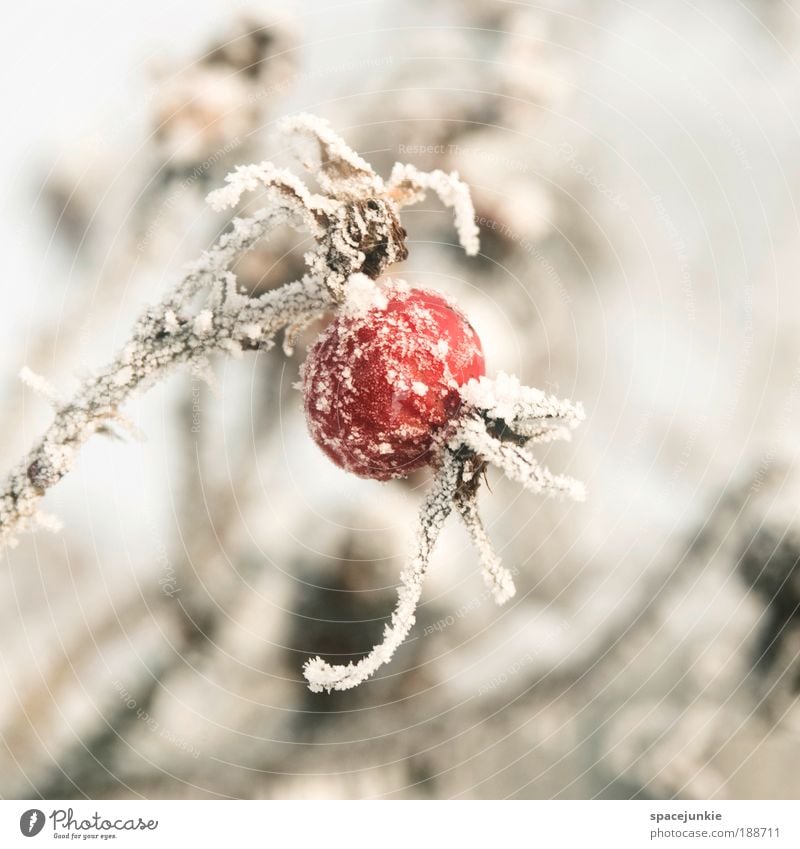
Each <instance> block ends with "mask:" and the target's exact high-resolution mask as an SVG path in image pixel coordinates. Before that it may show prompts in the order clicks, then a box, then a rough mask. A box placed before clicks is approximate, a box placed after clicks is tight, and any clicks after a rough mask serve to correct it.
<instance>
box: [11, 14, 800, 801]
mask: <svg viewBox="0 0 800 849" xmlns="http://www.w3.org/2000/svg"><path fill="white" fill-rule="evenodd" d="M6 18H7V20H6V25H5V26H4V28H3V34H2V35H1V36H0V39H2V42H3V45H2V46H3V49H2V51H0V56H2V60H1V61H2V63H3V65H4V68H3V70H4V73H3V74H2V75H0V87H2V95H3V102H4V104H5V107H6V115H7V118H6V125H5V126H6V130H5V132H4V133H3V137H2V141H1V142H0V145H2V148H3V156H2V157H0V182H2V185H3V193H2V201H0V203H1V204H2V206H1V207H0V222H1V223H2V228H3V232H4V233H5V234H6V235H5V238H4V246H3V252H2V277H3V308H2V310H0V329H1V330H2V338H3V349H2V353H3V356H2V361H1V362H0V366H1V371H0V378H1V379H2V383H1V385H0V398H2V408H1V409H2V418H1V419H0V422H1V423H2V440H0V455H2V462H3V463H4V465H5V466H6V467H8V466H10V465H11V464H12V463H13V462H14V461H15V460H16V459H17V458H18V456H20V454H21V452H22V451H23V450H24V448H25V447H26V446H27V445H29V444H30V443H31V442H32V441H33V440H34V438H36V436H37V435H38V434H39V433H40V432H41V430H42V429H43V427H44V426H45V425H46V424H47V422H48V421H49V417H50V413H49V410H48V408H47V405H46V404H45V403H44V401H42V400H41V399H40V398H38V397H37V396H35V395H33V394H32V393H31V392H30V390H28V389H25V388H24V387H23V386H22V385H21V383H20V381H19V380H18V378H17V374H18V372H19V370H20V368H21V367H22V366H23V365H28V366H30V367H31V368H32V369H33V370H34V371H37V372H39V373H42V374H44V375H45V376H46V377H47V378H48V379H50V380H51V381H52V382H53V383H54V384H55V385H56V386H58V387H59V388H60V389H61V390H63V391H64V392H69V391H70V390H71V389H72V388H73V387H74V386H75V381H76V379H77V378H78V377H80V376H81V375H84V374H86V373H87V372H88V371H89V370H90V369H91V368H92V367H94V366H99V365H101V364H103V363H104V362H105V361H106V360H107V359H108V358H109V357H110V356H111V354H112V353H113V352H114V351H115V350H116V348H118V347H119V346H120V345H121V344H122V343H123V341H124V340H125V339H126V337H127V334H128V333H129V331H130V328H131V325H132V322H133V320H134V318H135V316H136V315H137V314H138V312H139V311H140V309H141V308H142V307H143V305H145V304H147V303H149V302H151V301H154V300H156V299H157V298H158V297H159V296H160V295H161V294H162V293H163V292H164V291H165V290H166V289H168V288H169V287H170V286H171V285H173V284H174V282H175V281H176V279H177V277H178V275H179V274H180V269H181V267H182V265H183V264H184V263H185V262H187V261H189V260H192V259H194V258H196V257H197V256H198V255H199V253H200V251H201V250H203V249H204V248H205V247H208V246H209V245H210V244H211V242H212V241H213V240H214V238H215V237H216V235H217V234H218V233H220V232H221V231H222V230H224V229H225V227H226V226H227V224H228V219H227V218H225V217H224V216H221V215H218V214H214V213H212V212H211V211H210V210H209V209H208V208H207V207H206V206H205V204H204V200H203V199H204V197H205V195H206V193H207V192H208V191H209V190H210V189H212V188H214V187H217V186H218V185H220V183H221V181H222V179H223V177H224V175H225V173H226V172H227V170H229V169H230V168H231V167H232V166H233V165H235V164H237V163H246V162H252V161H260V160H262V159H273V160H276V161H282V160H283V159H284V158H285V157H286V151H285V150H284V149H283V148H282V146H281V145H282V142H279V141H278V140H276V138H275V137H274V134H273V129H274V124H275V121H276V120H277V119H278V118H280V117H281V116H283V115H285V114H287V113H291V112H295V111H298V110H304V111H309V112H314V113H316V114H319V115H321V116H323V117H325V118H327V119H329V120H330V121H331V123H332V125H333V126H334V128H335V129H336V130H337V131H338V132H340V133H341V134H342V135H343V136H344V138H345V139H346V140H347V141H348V142H349V143H350V144H351V145H352V146H353V147H354V148H355V149H357V150H358V151H359V152H360V153H361V154H362V155H363V156H364V157H365V158H367V159H368V160H369V161H370V162H372V163H373V165H374V166H375V167H376V168H377V169H378V170H379V171H380V172H381V173H383V174H387V173H388V170H389V169H390V168H391V166H392V164H393V163H394V162H395V161H398V160H399V161H404V162H411V163H413V164H414V165H416V166H418V167H419V168H424V169H428V168H434V167H440V168H445V169H457V170H458V171H459V172H460V174H461V175H462V177H463V178H464V179H465V180H466V181H467V182H468V183H469V184H470V186H471V188H472V192H473V197H474V199H475V204H476V208H477V212H478V216H479V218H480V224H481V237H482V246H481V247H482V251H481V254H480V255H479V256H478V257H477V258H474V259H468V258H466V257H465V256H464V255H463V251H462V250H461V249H460V248H459V247H458V245H457V244H456V239H455V235H454V233H453V229H452V224H451V216H450V213H449V212H447V211H446V210H444V209H443V208H442V207H441V206H440V205H439V204H438V203H437V202H436V201H434V200H431V201H430V202H426V203H425V204H422V205H420V206H418V207H413V208H411V209H409V210H407V211H406V212H405V213H404V224H405V226H406V227H407V229H408V230H409V233H410V242H409V247H410V255H409V258H408V260H407V261H406V262H405V263H403V264H402V265H401V266H398V267H397V268H396V269H393V271H392V273H393V274H394V275H397V276H401V277H403V278H405V279H407V280H409V281H411V282H412V283H414V284H416V285H421V286H426V287H430V288H437V289H440V290H442V291H445V292H447V293H449V294H451V295H453V296H454V297H455V298H456V299H457V300H458V301H459V303H460V304H461V306H462V307H463V309H464V310H465V312H466V313H467V314H468V316H469V317H470V320H471V321H472V323H473V324H474V325H475V327H476V329H477V330H478V332H479V335H480V336H481V338H482V340H483V345H484V350H485V351H486V355H487V367H488V371H489V373H490V374H492V373H494V372H496V371H498V370H504V371H508V372H512V373H515V374H517V375H519V376H520V377H521V378H522V379H523V381H524V382H525V383H528V384H531V385H534V386H538V387H540V388H543V389H546V390H548V391H550V392H554V393H556V394H558V395H560V396H563V397H568V398H572V399H575V400H580V401H582V402H583V404H584V405H585V407H586V411H587V421H586V422H585V423H584V425H583V426H582V427H581V428H580V429H579V430H578V431H577V432H576V435H575V438H574V440H573V442H572V443H571V444H569V445H566V446H564V445H562V446H553V447H552V448H549V447H547V446H544V447H543V450H542V452H541V455H542V457H543V458H545V459H546V460H547V462H548V464H549V465H551V467H554V468H555V469H557V470H559V471H567V472H569V473H570V474H572V475H574V476H576V477H578V478H581V479H583V480H584V481H586V483H587V485H588V488H589V498H588V500H587V502H586V503H585V504H577V505H576V504H569V503H559V502H557V501H545V500H543V499H541V498H537V497H535V496H532V495H529V494H525V493H522V492H521V491H520V489H519V488H518V487H516V486H515V485H513V484H510V483H508V482H507V481H506V480H504V479H503V478H502V477H501V476H500V475H499V474H498V473H494V474H492V473H490V478H489V484H490V486H489V487H488V488H487V487H484V491H483V494H482V509H483V511H484V515H485V518H486V520H487V524H488V526H489V530H490V533H491V535H492V537H493V539H494V541H495V544H496V546H497V548H498V550H499V552H500V554H501V555H502V557H503V560H504V562H505V564H506V565H507V566H508V567H509V568H511V569H512V570H514V571H515V572H516V574H517V577H516V581H517V587H518V593H517V596H516V597H515V598H514V599H512V601H511V602H510V603H508V604H507V605H506V606H505V607H503V608H497V607H495V606H494V604H493V603H492V601H491V599H490V598H489V597H488V594H487V593H486V591H485V587H484V585H483V583H482V581H481V578H480V574H479V566H478V562H477V557H476V555H475V553H474V551H473V550H472V549H471V547H470V544H469V541H468V539H467V537H466V534H465V533H464V532H463V531H462V530H461V528H460V527H459V526H458V524H457V523H455V522H453V523H452V524H451V525H450V526H448V528H447V531H446V533H445V534H444V536H443V538H442V539H441V540H440V543H439V546H438V549H437V553H436V557H435V559H434V562H433V564H432V568H431V571H430V575H429V579H428V581H427V585H426V588H425V592H424V596H423V604H422V606H421V608H420V611H419V615H418V621H417V625H416V627H415V630H414V632H413V633H412V637H411V639H409V640H408V642H407V643H406V644H405V645H404V646H403V647H402V649H401V650H400V651H399V652H398V654H397V655H396V657H395V659H394V660H393V661H392V663H391V664H389V665H388V666H385V667H384V668H383V669H382V670H380V672H379V674H378V675H377V676H376V677H375V678H374V679H373V680H370V681H369V682H368V683H366V684H364V685H363V686H361V687H359V688H358V689H356V690H353V691H350V692H346V693H334V694H332V695H324V694H323V695H319V694H312V693H310V692H309V691H308V690H307V689H306V686H305V683H304V682H303V679H302V676H301V672H300V670H301V666H302V663H303V661H304V660H305V659H306V658H307V657H309V656H313V655H316V654H321V655H322V656H323V657H325V658H326V659H328V660H332V661H338V662H344V661H346V660H347V659H348V658H352V659H356V658H358V657H359V656H361V655H362V654H363V653H365V652H367V651H368V650H369V648H370V647H371V646H372V645H373V644H374V643H375V642H376V641H377V640H378V638H379V636H380V633H381V631H382V628H383V624H384V622H385V621H386V619H387V617H388V616H389V614H390V613H391V610H392V608H393V604H394V588H395V585H396V583H397V577H398V573H399V569H400V568H401V565H402V563H403V558H404V556H405V554H406V552H407V550H408V548H409V545H410V542H411V534H412V529H413V524H414V516H415V513H416V509H417V507H418V505H419V502H420V500H421V497H422V493H423V492H424V490H425V484H426V481H425V479H424V477H417V478H412V479H411V480H409V481H406V482H394V483H391V484H379V483H376V482H373V481H364V480H359V479H357V478H354V477H352V476H349V475H347V474H346V473H344V472H342V471H341V470H339V469H338V468H336V467H334V466H333V465H332V464H331V463H329V462H328V461H327V460H326V459H325V457H324V456H323V455H322V453H321V452H320V451H319V450H318V449H317V448H316V447H315V446H314V445H313V443H312V442H311V440H310V439H309V437H308V435H307V432H306V427H305V423H304V420H303V416H302V411H301V409H300V396H299V393H298V392H297V391H296V390H295V389H294V388H293V384H294V383H295V382H296V381H297V379H298V368H299V364H300V363H301V362H302V359H303V356H304V347H305V345H307V344H308V343H310V342H311V341H312V340H313V338H314V335H315V332H316V331H317V330H318V329H319V328H316V329H311V330H310V331H309V332H308V333H307V335H306V338H305V339H304V340H303V344H301V345H299V346H298V349H297V351H296V353H295V355H294V357H292V358H291V359H287V358H286V357H284V355H283V354H282V353H281V352H280V350H279V349H278V350H276V351H273V352H269V353H268V354H259V355H258V356H252V355H251V356H248V357H245V358H244V359H241V360H234V359H219V360H218V361H217V362H215V363H214V368H215V373H216V378H217V384H218V386H217V389H216V391H212V390H210V389H209V388H208V387H207V386H206V385H205V384H202V383H200V382H199V381H198V380H196V379H194V378H192V377H191V375H189V374H186V373H183V374H176V375H175V376H174V377H173V378H171V379H170V380H169V381H168V382H166V383H164V384H161V385H159V386H158V387H156V388H155V389H154V390H152V391H151V392H150V393H149V394H147V395H146V396H144V397H142V398H141V399H140V400H138V401H136V402H135V403H134V404H132V405H131V406H130V408H129V410H128V413H129V414H130V416H131V418H132V419H134V421H135V422H136V423H137V424H138V425H139V427H140V428H141V429H142V431H143V433H144V434H145V435H146V438H145V439H143V440H142V441H140V442H136V441H131V442H122V441H114V440H111V439H103V438H97V439H95V440H93V441H92V442H90V443H89V444H88V445H87V446H86V448H85V449H84V451H83V453H82V456H81V459H80V461H79V464H78V466H77V468H76V470H75V471H74V472H73V473H72V474H71V475H70V476H69V477H68V478H67V479H65V480H64V481H63V482H62V483H60V484H59V485H58V487H56V488H55V489H54V490H53V491H52V492H51V493H50V494H49V495H48V497H47V499H46V502H45V508H46V509H47V510H48V511H49V512H50V513H53V514H55V515H56V516H58V517H59V518H60V519H61V520H62V522H63V523H64V529H63V530H62V531H61V532H59V533H57V534H51V533H48V532H46V531H41V532H39V533H37V534H36V535H29V536H26V537H24V538H23V539H22V540H21V541H20V545H19V546H18V547H17V548H16V549H14V550H12V551H9V552H7V553H5V554H4V556H3V562H2V567H1V568H0V795H2V796H4V797H16V798H19V797H44V798H83V797H90V798H139V797H146V798H180V797H189V798H229V797H233V798H292V797H297V798H378V797H390V798H392V797H393V798H438V799H443V798H505V797H514V798H552V797H558V798H629V797H637V798H665V797H677V798H685V799H693V798H722V797H725V798H753V797H779V798H783V797H786V798H797V797H798V796H800V773H798V771H797V769H796V764H797V761H798V758H800V705H798V701H797V699H798V690H799V689H800V661H798V653H799V652H800V627H798V626H800V616H799V615H798V609H799V605H800V566H798V561H800V533H798V530H799V529H798V518H799V516H798V505H800V475H798V465H797V445H798V437H797V432H798V429H797V420H798V412H799V409H800V397H798V396H799V395H800V295H799V294H798V285H797V268H798V266H800V257H799V256H798V253H799V252H800V247H798V238H797V236H798V224H799V222H798V209H797V205H796V197H797V195H798V190H800V157H798V156H797V148H798V123H800V98H798V91H799V90H800V87H799V86H798V83H800V68H798V62H797V56H798V40H799V37H800V7H799V6H798V4H797V3H796V2H794V0H735V2H731V0H709V2H705V3H702V4H696V3H694V2H692V0H658V2H656V0H639V2H636V3H628V2H624V0H608V2H605V3H602V4H598V3H591V2H588V0H553V2H551V3H549V4H544V5H540V4H537V3H522V2H520V3H514V2H495V0H458V1H457V0H442V2H440V3H436V4H432V3H424V2H417V0H410V2H407V3H403V4H402V5H398V4H393V3H390V2H388V0H387V2H384V0H363V2H344V3H343V2H339V0H325V1H324V2H323V0H313V2H306V3H303V4H295V3H289V2H285V3H283V4H280V3H276V2H269V3H268V2H263V3H259V2H257V0H253V2H251V3H248V4H247V5H244V4H239V3H232V2H227V3H222V2H210V0H202V1H201V2H198V0H193V2H191V3H189V2H186V0H180V2H169V0H166V2H165V0H160V2H158V3H156V2H152V0H143V2H140V3H137V4H136V5H135V6H132V5H130V4H128V5H127V6H125V7H124V8H123V7H119V6H117V5H114V4H111V5H109V4H107V3H101V2H100V0H92V2H83V0H76V2H74V3H70V4H66V5H62V6H58V5H55V6H54V5H53V4H49V3H44V2H43V0H32V2H29V3H25V4H15V5H14V6H13V7H11V8H10V9H8V10H7V12H6ZM303 239H304V237H301V236H298V235H297V234H293V233H291V232H289V231H286V232H283V231H281V232H276V233H275V234H273V235H272V236H271V237H270V238H269V239H266V240H264V244H263V245H259V247H258V248H257V249H256V250H254V251H253V252H252V253H251V254H250V255H248V256H247V257H246V258H245V259H244V260H243V261H241V262H240V263H239V266H238V267H237V269H236V271H237V274H238V275H239V278H240V280H241V281H242V282H243V284H244V285H246V286H247V287H248V289H249V290H250V291H252V292H260V291H264V290H266V289H268V288H269V287H271V286H275V285H278V284H280V283H282V282H285V281H288V280H291V279H296V277H297V276H298V275H299V273H300V269H301V268H302V252H303V250H305V249H306V248H307V244H304V241H303ZM544 449H546V450H544Z"/></svg>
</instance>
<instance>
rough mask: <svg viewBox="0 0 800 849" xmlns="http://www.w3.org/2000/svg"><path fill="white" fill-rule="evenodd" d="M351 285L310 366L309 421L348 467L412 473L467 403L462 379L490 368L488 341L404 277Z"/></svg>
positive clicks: (384, 476) (379, 474)
mask: <svg viewBox="0 0 800 849" xmlns="http://www.w3.org/2000/svg"><path fill="white" fill-rule="evenodd" d="M351 285H352V286H353V287H354V289H355V293H354V295H353V297H351V298H350V299H349V300H348V302H346V303H345V305H344V307H343V308H342V310H341V312H340V313H338V314H337V316H336V318H334V320H333V322H331V324H330V325H329V326H328V327H327V329H326V330H325V331H324V332H323V334H322V335H321V336H320V338H319V339H318V340H317V341H316V342H315V343H314V345H313V346H312V348H311V349H310V350H309V353H308V358H307V360H306V363H305V365H304V366H303V401H304V406H305V412H306V418H307V420H308V426H309V429H310V431H311V435H312V437H313V438H314V440H315V442H316V443H317V444H318V445H319V447H320V448H322V450H323V451H324V452H325V453H326V454H327V455H328V457H330V458H331V460H333V462H334V463H336V464H337V465H338V466H340V467H341V468H343V469H347V470H348V471H350V472H353V474H356V475H359V476H361V477H365V478H375V479H377V480H389V479H390V478H401V477H405V476H406V475H408V474H409V473H410V472H412V471H413V470H414V469H418V468H420V467H422V466H424V465H426V464H427V463H429V462H430V459H431V448H432V445H433V441H434V439H435V438H436V436H437V435H439V434H441V433H442V432H443V429H445V428H446V427H447V425H448V424H449V423H450V422H451V421H452V420H453V418H454V417H455V416H456V414H457V413H458V410H459V407H460V406H461V397H460V395H459V387H460V386H461V385H462V384H464V383H466V382H467V381H468V380H469V379H470V378H473V377H475V378H477V377H480V376H481V375H483V373H484V363H483V351H482V349H481V343H480V340H479V339H478V336H477V334H476V333H475V331H474V330H473V329H472V327H471V325H470V323H469V322H468V321H467V319H466V318H465V317H464V316H463V315H462V314H461V312H459V310H457V309H456V308H455V307H453V306H452V305H451V304H450V303H448V301H447V300H446V299H445V298H443V297H442V296H441V295H439V294H437V293H435V292H430V291H426V290H424V289H411V288H409V287H408V286H407V285H406V284H404V283H400V282H393V283H390V284H389V285H388V286H387V287H386V288H385V289H379V288H377V287H375V285H374V284H373V283H372V282H371V281H370V282H367V281H366V280H363V281H361V282H360V283H358V282H356V281H353V283H351Z"/></svg>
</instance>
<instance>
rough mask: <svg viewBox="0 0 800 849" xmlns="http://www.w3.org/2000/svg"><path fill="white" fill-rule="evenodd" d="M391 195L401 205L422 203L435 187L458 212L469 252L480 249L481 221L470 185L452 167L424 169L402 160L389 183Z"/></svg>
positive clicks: (458, 227)
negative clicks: (479, 222) (449, 168)
mask: <svg viewBox="0 0 800 849" xmlns="http://www.w3.org/2000/svg"><path fill="white" fill-rule="evenodd" d="M387 190H388V192H389V195H390V196H391V197H393V198H394V199H395V200H396V201H397V203H398V205H399V206H408V205H410V204H412V203H418V202H419V201H421V200H423V199H424V198H425V195H426V194H427V192H428V190H430V191H433V192H434V193H435V194H436V195H437V196H438V197H439V200H441V202H442V203H443V204H444V205H445V206H446V207H447V208H448V209H452V210H453V213H454V215H455V224H456V233H458V240H459V242H460V243H461V246H462V247H463V248H464V250H465V251H466V253H467V255H468V256H474V255H475V254H477V253H478V250H479V249H480V240H479V238H478V225H477V224H476V223H475V207H474V206H473V204H472V197H471V196H470V193H469V186H467V184H466V183H464V182H463V181H462V180H461V179H460V178H459V176H458V173H457V172H455V171H451V172H450V173H449V174H448V173H446V172H445V171H440V170H438V169H437V170H436V171H420V170H419V169H417V168H415V167H414V166H413V165H407V164H403V163H400V162H398V163H397V164H396V165H395V166H394V168H393V169H392V174H391V177H390V178H389V183H388V186H387Z"/></svg>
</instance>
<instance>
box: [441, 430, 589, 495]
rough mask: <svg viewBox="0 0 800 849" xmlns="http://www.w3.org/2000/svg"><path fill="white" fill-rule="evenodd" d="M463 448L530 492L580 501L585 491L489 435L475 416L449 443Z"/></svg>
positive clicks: (575, 482)
mask: <svg viewBox="0 0 800 849" xmlns="http://www.w3.org/2000/svg"><path fill="white" fill-rule="evenodd" d="M461 445H465V446H467V447H468V448H469V449H470V450H472V451H474V452H475V453H476V454H478V455H479V456H480V457H482V458H483V459H484V460H485V461H486V462H487V463H491V464H492V465H494V466H497V467H498V468H499V469H500V470H501V471H502V472H503V474H504V475H505V476H506V477H508V478H509V479H511V480H513V481H515V482H516V483H519V484H521V485H522V486H524V487H525V489H527V490H528V491H530V492H535V493H542V494H544V495H559V496H562V497H568V498H572V499H574V500H575V501H583V500H584V499H585V497H586V490H585V488H584V486H583V484H582V483H581V482H580V481H577V480H575V479H574V478H571V477H569V476H568V475H556V474H553V473H552V472H551V471H550V470H549V469H548V468H547V467H546V466H543V465H542V464H541V463H539V462H538V460H536V458H535V457H534V456H533V455H532V454H530V452H528V451H526V450H525V449H524V448H522V447H521V446H519V445H515V444H513V443H510V442H503V441H501V440H500V439H498V438H496V437H495V436H492V435H491V434H490V433H489V431H488V430H487V428H486V422H485V421H484V420H483V419H481V418H480V417H478V416H470V417H467V418H466V419H465V420H464V421H463V422H462V423H461V425H460V427H459V429H458V431H457V433H456V434H455V435H454V436H453V438H452V439H451V441H450V446H451V447H453V446H461Z"/></svg>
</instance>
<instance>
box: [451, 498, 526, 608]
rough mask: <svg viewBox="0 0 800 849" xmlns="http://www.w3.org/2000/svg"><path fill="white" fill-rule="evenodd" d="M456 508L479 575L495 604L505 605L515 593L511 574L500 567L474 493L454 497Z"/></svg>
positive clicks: (500, 564)
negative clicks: (470, 545)
mask: <svg viewBox="0 0 800 849" xmlns="http://www.w3.org/2000/svg"><path fill="white" fill-rule="evenodd" d="M456 507H457V509H458V513H459V515H460V516H461V519H462V521H463V522H464V525H465V527H466V529H467V531H468V532H469V535H470V538H471V539H472V543H473V545H474V546H475V548H476V550H477V551H478V556H479V557H480V563H481V574H482V575H483V580H484V582H485V583H486V586H487V587H488V588H489V591H490V592H491V594H492V598H493V599H494V600H495V603H496V604H505V603H506V602H507V601H508V600H509V599H510V598H512V597H513V596H514V595H515V593H516V592H517V589H516V587H515V586H514V578H513V576H512V574H511V572H510V571H509V570H508V569H506V567H505V566H503V565H502V562H501V560H500V558H499V557H498V555H497V553H496V552H495V550H494V547H493V546H492V542H491V540H490V539H489V535H488V534H487V533H486V529H485V528H484V526H483V521H482V520H481V517H480V513H479V512H478V498H477V493H476V492H474V491H473V492H466V493H460V494H459V495H458V496H457V497H456Z"/></svg>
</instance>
